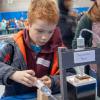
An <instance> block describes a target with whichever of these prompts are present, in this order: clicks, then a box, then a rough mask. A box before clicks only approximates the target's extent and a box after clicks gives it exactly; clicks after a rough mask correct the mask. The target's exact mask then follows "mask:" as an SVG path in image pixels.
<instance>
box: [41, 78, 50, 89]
mask: <svg viewBox="0 0 100 100" xmlns="http://www.w3.org/2000/svg"><path fill="white" fill-rule="evenodd" d="M40 80H41V81H42V82H43V83H44V84H45V85H47V86H48V87H49V88H50V87H51V79H50V77H48V76H43V77H42V78H40Z"/></svg>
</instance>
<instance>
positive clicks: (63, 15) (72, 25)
mask: <svg viewBox="0 0 100 100" xmlns="http://www.w3.org/2000/svg"><path fill="white" fill-rule="evenodd" d="M58 5H59V9H60V20H59V23H58V26H59V27H60V30H61V34H62V40H63V43H64V45H65V46H66V47H67V48H68V49H71V48H72V40H73V37H74V34H75V29H76V25H77V18H76V17H77V14H76V13H75V12H74V11H72V6H73V1H72V0H58Z"/></svg>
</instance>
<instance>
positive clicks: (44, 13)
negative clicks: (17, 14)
mask: <svg viewBox="0 0 100 100" xmlns="http://www.w3.org/2000/svg"><path fill="white" fill-rule="evenodd" d="M36 19H41V20H46V21H47V22H48V23H58V20H59V10H58V6H57V3H56V0H31V3H30V6H29V10H28V22H29V24H32V23H33V22H34V21H35V20H36Z"/></svg>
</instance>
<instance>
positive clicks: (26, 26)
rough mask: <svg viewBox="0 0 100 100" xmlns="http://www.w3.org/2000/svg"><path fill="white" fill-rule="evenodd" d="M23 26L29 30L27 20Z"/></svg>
mask: <svg viewBox="0 0 100 100" xmlns="http://www.w3.org/2000/svg"><path fill="white" fill-rule="evenodd" d="M25 28H26V29H28V30H29V22H28V21H26V22H25Z"/></svg>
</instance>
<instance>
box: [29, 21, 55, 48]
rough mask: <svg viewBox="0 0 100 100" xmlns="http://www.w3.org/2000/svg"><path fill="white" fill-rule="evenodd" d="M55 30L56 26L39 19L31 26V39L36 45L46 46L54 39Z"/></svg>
mask: <svg viewBox="0 0 100 100" xmlns="http://www.w3.org/2000/svg"><path fill="white" fill-rule="evenodd" d="M55 28H56V24H49V23H48V22H46V21H44V20H39V19H37V20H36V21H35V22H34V23H33V24H32V25H30V26H29V36H30V39H31V41H32V42H33V43H35V44H36V45H39V46H42V45H45V44H46V43H47V42H48V41H49V39H50V38H51V37H52V35H53V33H54V29H55Z"/></svg>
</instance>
